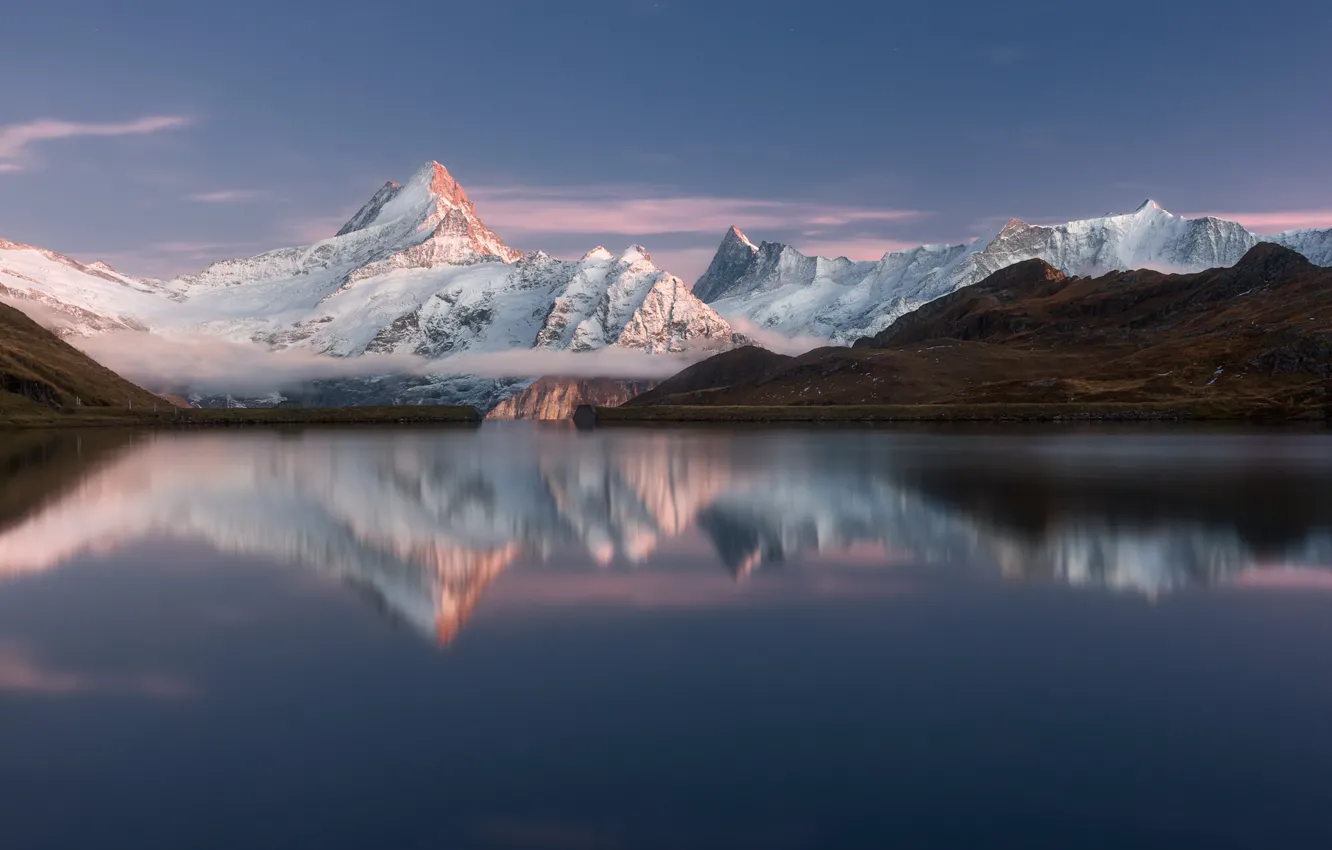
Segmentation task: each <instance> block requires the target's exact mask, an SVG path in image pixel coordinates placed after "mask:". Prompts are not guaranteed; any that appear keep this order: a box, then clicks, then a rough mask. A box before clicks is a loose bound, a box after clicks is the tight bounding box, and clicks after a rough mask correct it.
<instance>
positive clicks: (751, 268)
mask: <svg viewBox="0 0 1332 850" xmlns="http://www.w3.org/2000/svg"><path fill="white" fill-rule="evenodd" d="M1263 239H1266V240H1268V241H1273V242H1277V243H1279V244H1282V245H1285V246H1287V247H1289V248H1292V249H1294V250H1296V251H1300V252H1301V253H1303V254H1304V255H1305V256H1306V257H1308V258H1309V259H1310V260H1311V261H1312V262H1314V263H1316V264H1319V265H1332V230H1324V231H1315V230H1306V231H1291V232H1288V233H1283V234H1280V235H1277V236H1271V237H1259V236H1256V235H1254V234H1253V233H1250V232H1249V231H1248V230H1245V229H1244V227H1242V226H1241V225H1239V224H1237V223H1235V222H1233V221H1223V220H1221V219H1217V218H1197V219H1186V218H1182V217H1180V216H1176V215H1172V214H1170V213H1168V212H1166V211H1165V210H1163V209H1161V207H1160V206H1159V205H1158V204H1156V203H1155V202H1154V201H1146V202H1145V203H1143V204H1142V206H1140V207H1139V208H1138V209H1137V210H1136V211H1134V212H1132V213H1129V214H1127V215H1114V216H1107V217H1105V218H1096V219H1088V220H1085V221H1075V222H1070V223H1068V224H1062V225H1058V226H1054V227H1044V226H1039V225H1031V224H1027V223H1026V222H1023V221H1020V220H1018V219H1013V220H1011V221H1009V222H1008V224H1006V225H1004V227H1003V229H1002V230H1000V231H999V233H998V234H996V235H995V236H994V237H993V238H991V239H989V240H988V241H979V242H975V243H972V244H970V245H949V246H942V245H924V246H921V247H919V248H912V249H910V250H906V251H894V252H891V253H888V254H885V255H884V256H883V258H882V259H880V260H877V261H873V262H853V261H851V260H848V259H846V258H844V257H843V258H837V259H829V258H825V257H807V256H805V255H803V254H801V253H800V252H798V251H796V250H795V249H794V248H791V247H789V246H787V245H782V244H779V243H773V242H764V243H762V244H761V245H758V246H755V245H754V244H753V243H752V242H750V241H749V240H748V239H747V238H746V237H745V236H744V234H742V233H740V231H738V230H736V229H735V228H732V229H731V230H730V231H729V232H728V233H727V234H726V236H725V238H723V240H722V243H721V246H720V247H719V248H718V251H717V255H716V257H715V258H714V259H713V261H712V265H711V266H710V267H709V268H708V270H707V272H705V273H704V275H703V277H701V278H699V280H698V282H697V283H696V284H695V286H694V291H695V293H696V294H697V295H698V296H699V297H700V298H702V299H703V300H705V301H707V302H708V303H710V304H712V305H713V306H715V307H716V308H717V310H718V311H719V312H720V313H721V314H722V315H723V316H733V317H743V318H745V319H748V320H750V321H753V322H756V323H758V324H759V325H762V326H764V327H770V328H773V329H775V330H777V331H780V332H782V333H786V334H790V335H797V334H813V335H816V336H823V337H829V338H832V339H836V340H840V341H847V342H849V341H852V340H854V339H856V338H858V337H861V336H870V335H873V334H875V333H877V332H878V331H880V330H882V329H883V328H885V327H887V326H888V325H889V324H891V323H892V321H893V320H894V319H896V318H898V317H899V316H901V315H903V314H904V313H908V312H910V311H911V310H914V309H915V308H916V307H919V306H920V305H921V304H924V303H926V302H927V301H932V300H934V299H935V298H939V297H942V296H944V295H947V294H948V293H950V292H953V291H955V290H957V289H958V288H960V287H963V286H969V285H971V284H973V283H978V282H980V281H981V280H984V279H985V278H986V277H988V276H989V275H991V274H993V273H994V272H996V271H998V270H999V269H1002V268H1004V267H1006V266H1010V265H1013V264H1014V263H1018V262H1021V261H1023V260H1030V259H1037V258H1039V259H1042V260H1045V261H1046V262H1048V263H1050V264H1051V265H1053V266H1055V267H1056V268H1058V269H1060V270H1062V271H1063V272H1065V273H1066V274H1070V275H1092V274H1100V273H1103V272H1106V271H1109V270H1112V269H1121V270H1127V269H1139V268H1153V269H1158V270H1162V271H1175V272H1197V271H1202V270H1204V269H1209V268H1217V267H1220V266H1230V265H1233V264H1235V263H1236V262H1238V261H1239V259H1240V258H1241V257H1243V256H1244V253H1245V252H1246V251H1248V250H1249V249H1250V248H1252V247H1253V246H1254V245H1256V244H1257V243H1258V242H1259V241H1262V240H1263Z"/></svg>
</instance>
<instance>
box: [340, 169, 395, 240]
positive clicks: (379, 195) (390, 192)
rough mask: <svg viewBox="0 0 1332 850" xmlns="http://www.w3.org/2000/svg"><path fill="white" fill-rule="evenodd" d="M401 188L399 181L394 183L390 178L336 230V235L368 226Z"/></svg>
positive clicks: (353, 231)
mask: <svg viewBox="0 0 1332 850" xmlns="http://www.w3.org/2000/svg"><path fill="white" fill-rule="evenodd" d="M401 189H402V184H401V183H394V182H393V181H392V180H390V181H388V182H387V183H385V184H384V185H383V186H381V187H379V191H378V192H376V193H375V194H374V195H373V196H372V197H371V198H370V200H368V201H366V202H365V206H363V207H361V208H360V209H359V210H357V211H356V215H354V216H352V217H351V218H350V219H349V220H348V221H347V223H346V224H344V225H343V226H342V229H341V230H339V231H338V232H337V235H338V236H346V235H347V234H348V233H355V232H356V231H358V230H364V229H365V228H367V227H369V226H370V224H371V223H372V222H373V221H374V220H375V218H376V217H377V216H378V215H379V213H380V212H381V211H382V210H383V209H384V205H385V204H387V203H388V202H389V201H391V200H393V198H394V196H396V195H397V194H398V192H399V191H401Z"/></svg>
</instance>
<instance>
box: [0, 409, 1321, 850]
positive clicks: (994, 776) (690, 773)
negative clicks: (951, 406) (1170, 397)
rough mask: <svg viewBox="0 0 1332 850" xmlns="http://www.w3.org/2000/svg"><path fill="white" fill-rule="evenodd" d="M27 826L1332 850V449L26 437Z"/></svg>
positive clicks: (1222, 439) (1180, 441)
mask: <svg viewBox="0 0 1332 850" xmlns="http://www.w3.org/2000/svg"><path fill="white" fill-rule="evenodd" d="M0 482H2V483H0V837H2V838H0V840H2V844H3V846H4V847H5V848H15V850H26V848H69V847H127V848H138V849H139V850H151V849H152V848H172V850H177V848H219V849H220V848H226V850H235V848H270V847H271V848H296V847H318V848H353V847H355V848H362V847H364V848H397V847H403V848H446V850H454V849H455V848H456V849H457V850H469V848H477V850H490V848H537V849H538V850H541V849H542V848H550V850H569V849H570V848H596V849H597V850H600V849H601V848H640V847H641V848H728V850H729V849H730V848H751V847H752V848H821V847H857V848H858V847H866V848H881V847H968V848H972V847H1014V848H1061V850H1062V848H1121V847H1125V848H1127V847H1131V848H1171V849H1172V850H1174V849H1175V848H1194V847H1196V848H1328V847H1332V663H1330V659H1332V437H1330V436H1329V434H1328V433H1327V432H1303V433H1301V432H1286V431H1263V432H1252V433H1236V432H1211V433H1207V432H1183V431H1163V430H1125V429H1113V430H1110V429H1105V430H1094V429H1088V430H1007V431H989V432H986V431H968V430H954V431H934V432H927V431H915V432H912V431H874V432H860V431H847V430H818V431H784V432H782V431H729V432H728V431H708V430H683V431H662V430H653V431H648V430H642V431H639V430H632V431H598V432H593V433H579V432H575V431H572V430H567V429H562V428H538V427H533V426H530V425H516V426H490V425H487V426H486V427H484V428H482V429H480V430H476V431H380V430H358V431H353V430H341V431H305V432H293V433H278V432H244V433H241V432H237V433H205V434H197V435H196V434H190V435H156V436H153V435H138V436H134V435H116V434H94V433H85V434H82V435H72V436H58V435H56V436H53V435H37V434H23V435H17V436H9V437H5V436H0Z"/></svg>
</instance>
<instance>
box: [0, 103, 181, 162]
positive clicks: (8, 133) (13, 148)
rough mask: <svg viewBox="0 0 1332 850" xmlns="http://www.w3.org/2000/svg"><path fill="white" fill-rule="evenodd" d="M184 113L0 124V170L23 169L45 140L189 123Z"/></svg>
mask: <svg viewBox="0 0 1332 850" xmlns="http://www.w3.org/2000/svg"><path fill="white" fill-rule="evenodd" d="M189 123H190V120H189V119H188V118H185V117H184V116H180V115H149V116H145V117H143V118H136V119H135V120H133V121H120V122H91V121H62V120H58V119H55V118H39V119H37V120H36V121H29V122H27V123H24V124H7V125H0V172H13V171H20V170H22V168H23V161H24V159H25V156H26V155H27V154H28V153H29V148H30V147H32V146H33V145H36V144H39V143H41V142H49V141H55V140H57V139H73V138H79V137H84V136H137V135H145V134H148V133H160V132H162V131H163V130H176V129H179V128H181V127H185V126H187V125H189Z"/></svg>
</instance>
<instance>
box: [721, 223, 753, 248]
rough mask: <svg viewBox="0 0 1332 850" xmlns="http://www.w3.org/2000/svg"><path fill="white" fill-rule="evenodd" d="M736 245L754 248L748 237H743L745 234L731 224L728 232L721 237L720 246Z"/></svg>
mask: <svg viewBox="0 0 1332 850" xmlns="http://www.w3.org/2000/svg"><path fill="white" fill-rule="evenodd" d="M736 244H739V245H748V246H749V247H750V248H756V246H755V245H754V243H753V242H751V241H749V237H748V236H746V235H745V232H744V231H743V230H741V229H740V228H738V227H736V226H735V225H734V224H733V225H731V228H730V230H727V231H726V235H725V236H723V237H722V245H723V246H725V245H736Z"/></svg>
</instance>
